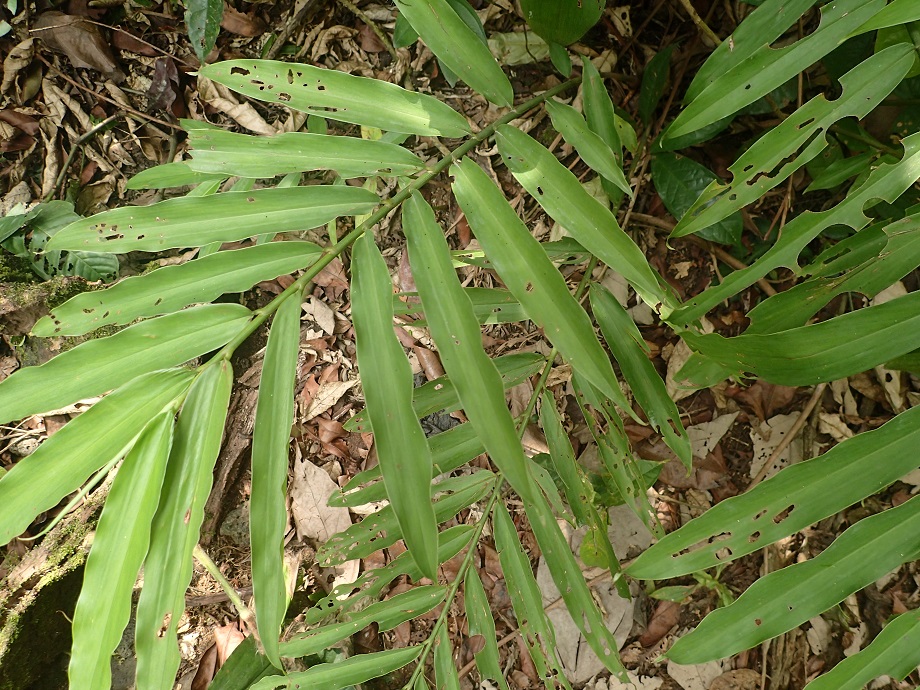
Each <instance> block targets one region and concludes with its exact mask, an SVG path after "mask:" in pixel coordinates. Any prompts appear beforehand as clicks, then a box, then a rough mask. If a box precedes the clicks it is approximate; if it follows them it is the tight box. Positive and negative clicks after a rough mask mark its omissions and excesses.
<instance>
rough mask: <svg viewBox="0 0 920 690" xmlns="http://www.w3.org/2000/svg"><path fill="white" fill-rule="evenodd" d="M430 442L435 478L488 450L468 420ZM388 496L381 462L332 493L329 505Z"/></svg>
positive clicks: (352, 504)
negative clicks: (339, 490) (382, 476)
mask: <svg viewBox="0 0 920 690" xmlns="http://www.w3.org/2000/svg"><path fill="white" fill-rule="evenodd" d="M428 446H429V447H430V448H431V461H432V468H431V476H432V478H434V477H437V476H439V475H441V474H444V473H446V472H452V471H454V470H455V469H457V468H458V467H462V466H463V465H465V464H466V463H468V462H469V461H470V460H472V459H473V458H475V457H476V456H477V455H481V454H482V453H483V452H485V449H484V448H483V445H482V441H481V440H480V439H479V437H478V436H477V435H476V432H475V431H474V430H473V425H472V424H469V423H465V424H460V425H459V426H455V427H454V428H453V429H448V430H447V431H444V432H442V433H440V434H435V435H434V436H432V437H430V438H429V439H428ZM365 482H371V483H369V484H365ZM362 485H363V486H362ZM385 499H386V488H385V487H384V484H383V481H382V480H381V479H380V467H379V465H378V466H377V467H374V468H372V469H369V470H365V471H364V472H361V473H360V474H358V475H357V476H355V477H354V478H352V480H351V481H350V482H348V484H347V485H346V486H344V487H342V490H341V492H337V493H333V494H332V495H331V496H330V497H329V505H331V506H336V507H346V508H353V507H355V506H361V505H365V504H366V503H372V502H375V501H382V500H385Z"/></svg>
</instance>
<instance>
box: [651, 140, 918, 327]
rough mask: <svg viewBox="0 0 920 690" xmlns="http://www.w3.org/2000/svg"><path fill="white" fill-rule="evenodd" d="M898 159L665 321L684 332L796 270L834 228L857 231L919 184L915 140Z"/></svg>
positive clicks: (788, 229) (805, 216)
mask: <svg viewBox="0 0 920 690" xmlns="http://www.w3.org/2000/svg"><path fill="white" fill-rule="evenodd" d="M901 143H902V145H903V146H904V157H903V158H902V159H901V160H900V161H899V162H898V163H893V164H888V163H882V164H881V165H879V166H878V167H877V168H875V169H874V170H873V171H872V173H871V174H870V175H869V178H868V179H867V180H866V181H865V182H864V183H863V184H862V185H860V186H859V187H858V188H857V189H854V190H852V191H851V192H850V193H849V194H848V195H847V197H846V199H844V200H843V201H842V202H840V203H839V204H837V206H835V207H834V208H832V209H828V210H827V211H822V212H820V213H812V212H810V211H806V212H805V213H802V214H801V215H800V216H798V217H797V218H795V219H794V220H792V221H791V222H789V223H787V224H786V226H785V227H784V228H783V232H782V235H781V236H780V238H779V239H778V240H777V242H776V244H774V245H773V246H772V247H770V249H768V250H767V252H766V253H765V254H764V255H763V256H762V257H760V258H759V259H757V261H755V262H754V263H752V264H751V265H750V266H748V267H747V268H745V269H741V270H738V271H735V272H733V273H730V274H729V275H728V276H726V277H725V279H724V280H723V281H722V282H721V283H720V284H719V285H716V286H714V287H711V288H709V289H708V290H705V291H703V292H702V293H701V294H699V295H697V296H696V297H694V298H692V299H690V300H688V301H687V302H685V303H684V305H683V306H681V307H680V308H679V309H676V310H675V311H674V312H673V313H672V314H671V315H669V316H667V320H668V321H669V322H670V323H672V324H675V325H677V326H681V327H685V326H688V325H689V324H691V323H692V322H694V321H696V320H697V319H699V318H700V317H701V316H703V315H704V314H705V313H706V312H708V311H709V310H710V309H712V308H713V307H714V306H715V305H717V304H718V303H719V302H721V301H722V300H725V299H728V298H730V297H731V296H733V295H735V294H737V293H738V292H740V291H741V290H743V289H745V288H746V287H749V286H751V285H753V284H754V283H755V282H756V281H757V280H758V279H760V278H763V277H764V276H765V275H767V273H769V272H770V271H772V270H775V269H777V268H780V267H782V266H786V267H788V268H791V269H793V270H795V271H797V270H798V268H799V266H798V256H799V253H800V252H801V251H802V249H804V248H805V247H806V246H807V245H808V243H809V242H811V241H812V240H813V239H814V238H815V237H817V236H818V235H820V234H821V233H822V232H823V231H824V230H826V229H827V228H829V227H832V226H834V225H848V226H850V227H851V228H853V229H854V230H861V229H862V228H863V227H865V226H866V225H868V224H869V218H868V217H867V216H866V215H865V213H864V212H863V209H864V208H866V207H867V205H869V204H871V203H876V202H877V200H878V199H882V200H884V201H887V202H889V203H892V202H893V201H895V200H896V199H897V198H898V197H899V196H900V195H901V194H903V193H904V192H905V191H906V190H907V189H908V188H909V187H910V186H911V185H912V184H913V183H914V182H915V181H916V180H917V179H918V178H920V134H913V135H911V136H909V137H906V138H905V139H903V140H902V142H901Z"/></svg>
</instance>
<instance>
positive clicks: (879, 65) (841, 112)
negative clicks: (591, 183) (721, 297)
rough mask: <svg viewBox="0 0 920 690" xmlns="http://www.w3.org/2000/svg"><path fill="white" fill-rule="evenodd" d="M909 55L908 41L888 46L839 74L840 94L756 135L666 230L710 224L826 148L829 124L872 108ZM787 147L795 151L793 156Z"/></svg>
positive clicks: (680, 230)
mask: <svg viewBox="0 0 920 690" xmlns="http://www.w3.org/2000/svg"><path fill="white" fill-rule="evenodd" d="M912 59H913V57H912V51H911V50H910V48H909V47H908V46H903V45H900V46H893V47H891V48H888V49H887V50H884V51H881V52H880V53H878V54H877V55H873V56H872V57H870V58H868V59H867V60H865V61H863V62H862V63H860V64H859V65H857V66H856V67H854V68H853V69H852V70H850V71H849V72H847V73H846V74H844V75H843V76H842V77H840V85H841V87H842V89H843V93H842V94H841V95H840V97H838V98H836V99H835V100H832V101H828V100H827V98H826V97H825V96H824V94H821V95H820V96H817V97H816V98H813V99H812V100H810V101H809V102H808V103H806V104H805V105H803V106H802V107H801V108H799V109H798V110H796V111H795V112H794V113H793V114H792V115H790V116H789V117H788V118H786V119H785V120H783V121H782V122H781V123H780V124H779V125H778V126H777V127H774V128H773V129H771V130H769V131H768V132H767V133H766V134H764V136H762V137H761V138H760V139H758V140H757V141H755V142H754V144H753V145H752V146H751V147H750V148H749V149H748V150H747V151H745V152H744V153H743V154H741V156H740V157H739V158H738V160H737V161H735V163H734V164H732V165H731V166H730V167H729V168H728V169H729V171H730V172H731V173H732V181H731V183H730V184H725V183H723V182H721V181H719V180H713V181H712V183H711V184H710V185H709V186H708V187H706V189H705V190H704V191H703V193H702V194H701V195H700V196H699V198H698V199H696V201H695V202H694V203H693V205H692V206H691V207H690V208H689V209H688V210H687V211H686V213H684V215H683V217H680V218H679V222H678V224H677V227H675V228H674V231H673V232H672V233H671V236H672V237H683V236H684V235H689V234H692V233H694V232H698V231H699V230H702V229H704V228H706V227H709V226H710V225H712V224H714V223H716V222H718V221H720V220H722V219H723V218H726V217H727V216H729V215H730V214H731V213H733V212H735V211H737V210H739V209H741V208H743V207H744V206H747V205H748V204H751V203H753V202H755V201H757V199H760V198H761V197H762V196H763V195H764V194H766V193H767V192H768V191H769V190H770V189H772V188H774V187H776V186H777V185H779V184H781V183H782V182H783V181H785V180H786V179H787V178H788V177H789V176H790V175H792V174H793V173H794V172H795V171H796V170H799V169H800V168H801V167H802V166H803V165H805V164H806V163H808V162H809V161H811V160H813V159H814V158H815V157H816V156H817V155H818V154H819V153H821V151H823V150H824V149H825V147H826V146H827V136H826V132H827V130H828V128H830V126H831V125H833V124H834V123H835V122H838V121H839V120H842V119H844V118H847V117H855V118H857V119H862V118H864V117H865V116H866V115H868V114H869V113H870V112H871V111H872V110H874V109H875V107H876V106H878V104H879V103H881V101H882V99H884V98H885V97H886V96H888V95H889V94H890V93H891V91H893V90H894V88H895V86H897V85H898V84H899V83H900V81H901V79H903V77H904V75H905V73H906V72H907V70H908V69H909V68H910V64H911V60H912ZM791 151H795V154H793V155H792V156H790V152H791Z"/></svg>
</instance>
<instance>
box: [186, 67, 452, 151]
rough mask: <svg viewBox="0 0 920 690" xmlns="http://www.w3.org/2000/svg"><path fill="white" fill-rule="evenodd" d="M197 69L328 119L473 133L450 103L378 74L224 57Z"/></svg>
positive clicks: (418, 131) (245, 92)
mask: <svg viewBox="0 0 920 690" xmlns="http://www.w3.org/2000/svg"><path fill="white" fill-rule="evenodd" d="M198 73H199V74H201V75H202V76H205V77H207V78H208V79H213V80H214V81H216V82H218V83H220V84H223V85H224V86H228V87H230V88H231V89H233V90H234V91H236V92H238V93H241V94H243V95H244V96H249V97H250V98H257V99H259V100H262V101H269V102H272V103H281V104H283V105H286V106H288V107H290V108H294V109H295V110H300V111H302V112H305V113H310V114H311V115H318V116H319V117H324V118H329V119H330V120H338V121H340V122H352V123H354V124H356V125H366V126H368V127H378V128H380V129H382V130H384V131H387V132H402V133H403V134H422V135H428V136H445V137H462V136H465V135H467V134H469V133H470V126H469V124H467V122H466V119H465V118H464V117H463V116H462V115H460V113H458V112H457V111H456V110H454V109H453V108H451V107H450V106H449V105H447V104H446V103H442V102H441V101H439V100H438V99H437V98H434V97H433V96H426V95H424V94H420V93H413V92H411V91H406V90H405V89H403V88H401V87H399V86H397V85H396V84H389V83H387V82H385V81H380V80H379V79H369V78H367V77H358V76H355V75H352V74H345V73H344V72H338V71H336V70H331V69H323V68H321V67H312V66H310V65H303V64H292V63H289V62H277V61H272V60H225V61H224V62H216V63H214V64H212V65H206V66H205V67H203V68H201V69H200V70H198Z"/></svg>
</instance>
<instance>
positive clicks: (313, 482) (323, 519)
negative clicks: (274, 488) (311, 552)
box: [291, 458, 351, 544]
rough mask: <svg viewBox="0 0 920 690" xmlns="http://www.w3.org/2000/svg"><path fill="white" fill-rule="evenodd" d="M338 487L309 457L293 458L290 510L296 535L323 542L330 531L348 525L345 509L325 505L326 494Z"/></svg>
mask: <svg viewBox="0 0 920 690" xmlns="http://www.w3.org/2000/svg"><path fill="white" fill-rule="evenodd" d="M338 488H339V487H338V486H336V484H335V482H334V481H332V480H331V479H330V478H329V475H328V474H326V472H325V471H324V470H322V469H321V468H319V467H317V466H316V465H314V464H313V463H312V462H310V461H309V460H307V459H305V458H301V459H299V460H295V462H294V476H293V478H292V480H291V513H292V515H293V517H294V527H295V529H296V530H297V536H299V537H300V538H301V539H312V540H314V541H316V542H318V543H320V544H323V543H325V542H327V541H328V540H329V537H331V536H332V535H333V534H336V533H337V532H341V531H342V530H345V529H348V527H350V526H351V516H350V515H349V514H348V508H333V507H331V506H329V505H328V502H329V496H331V495H332V493H333V492H334V491H337V490H338Z"/></svg>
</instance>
